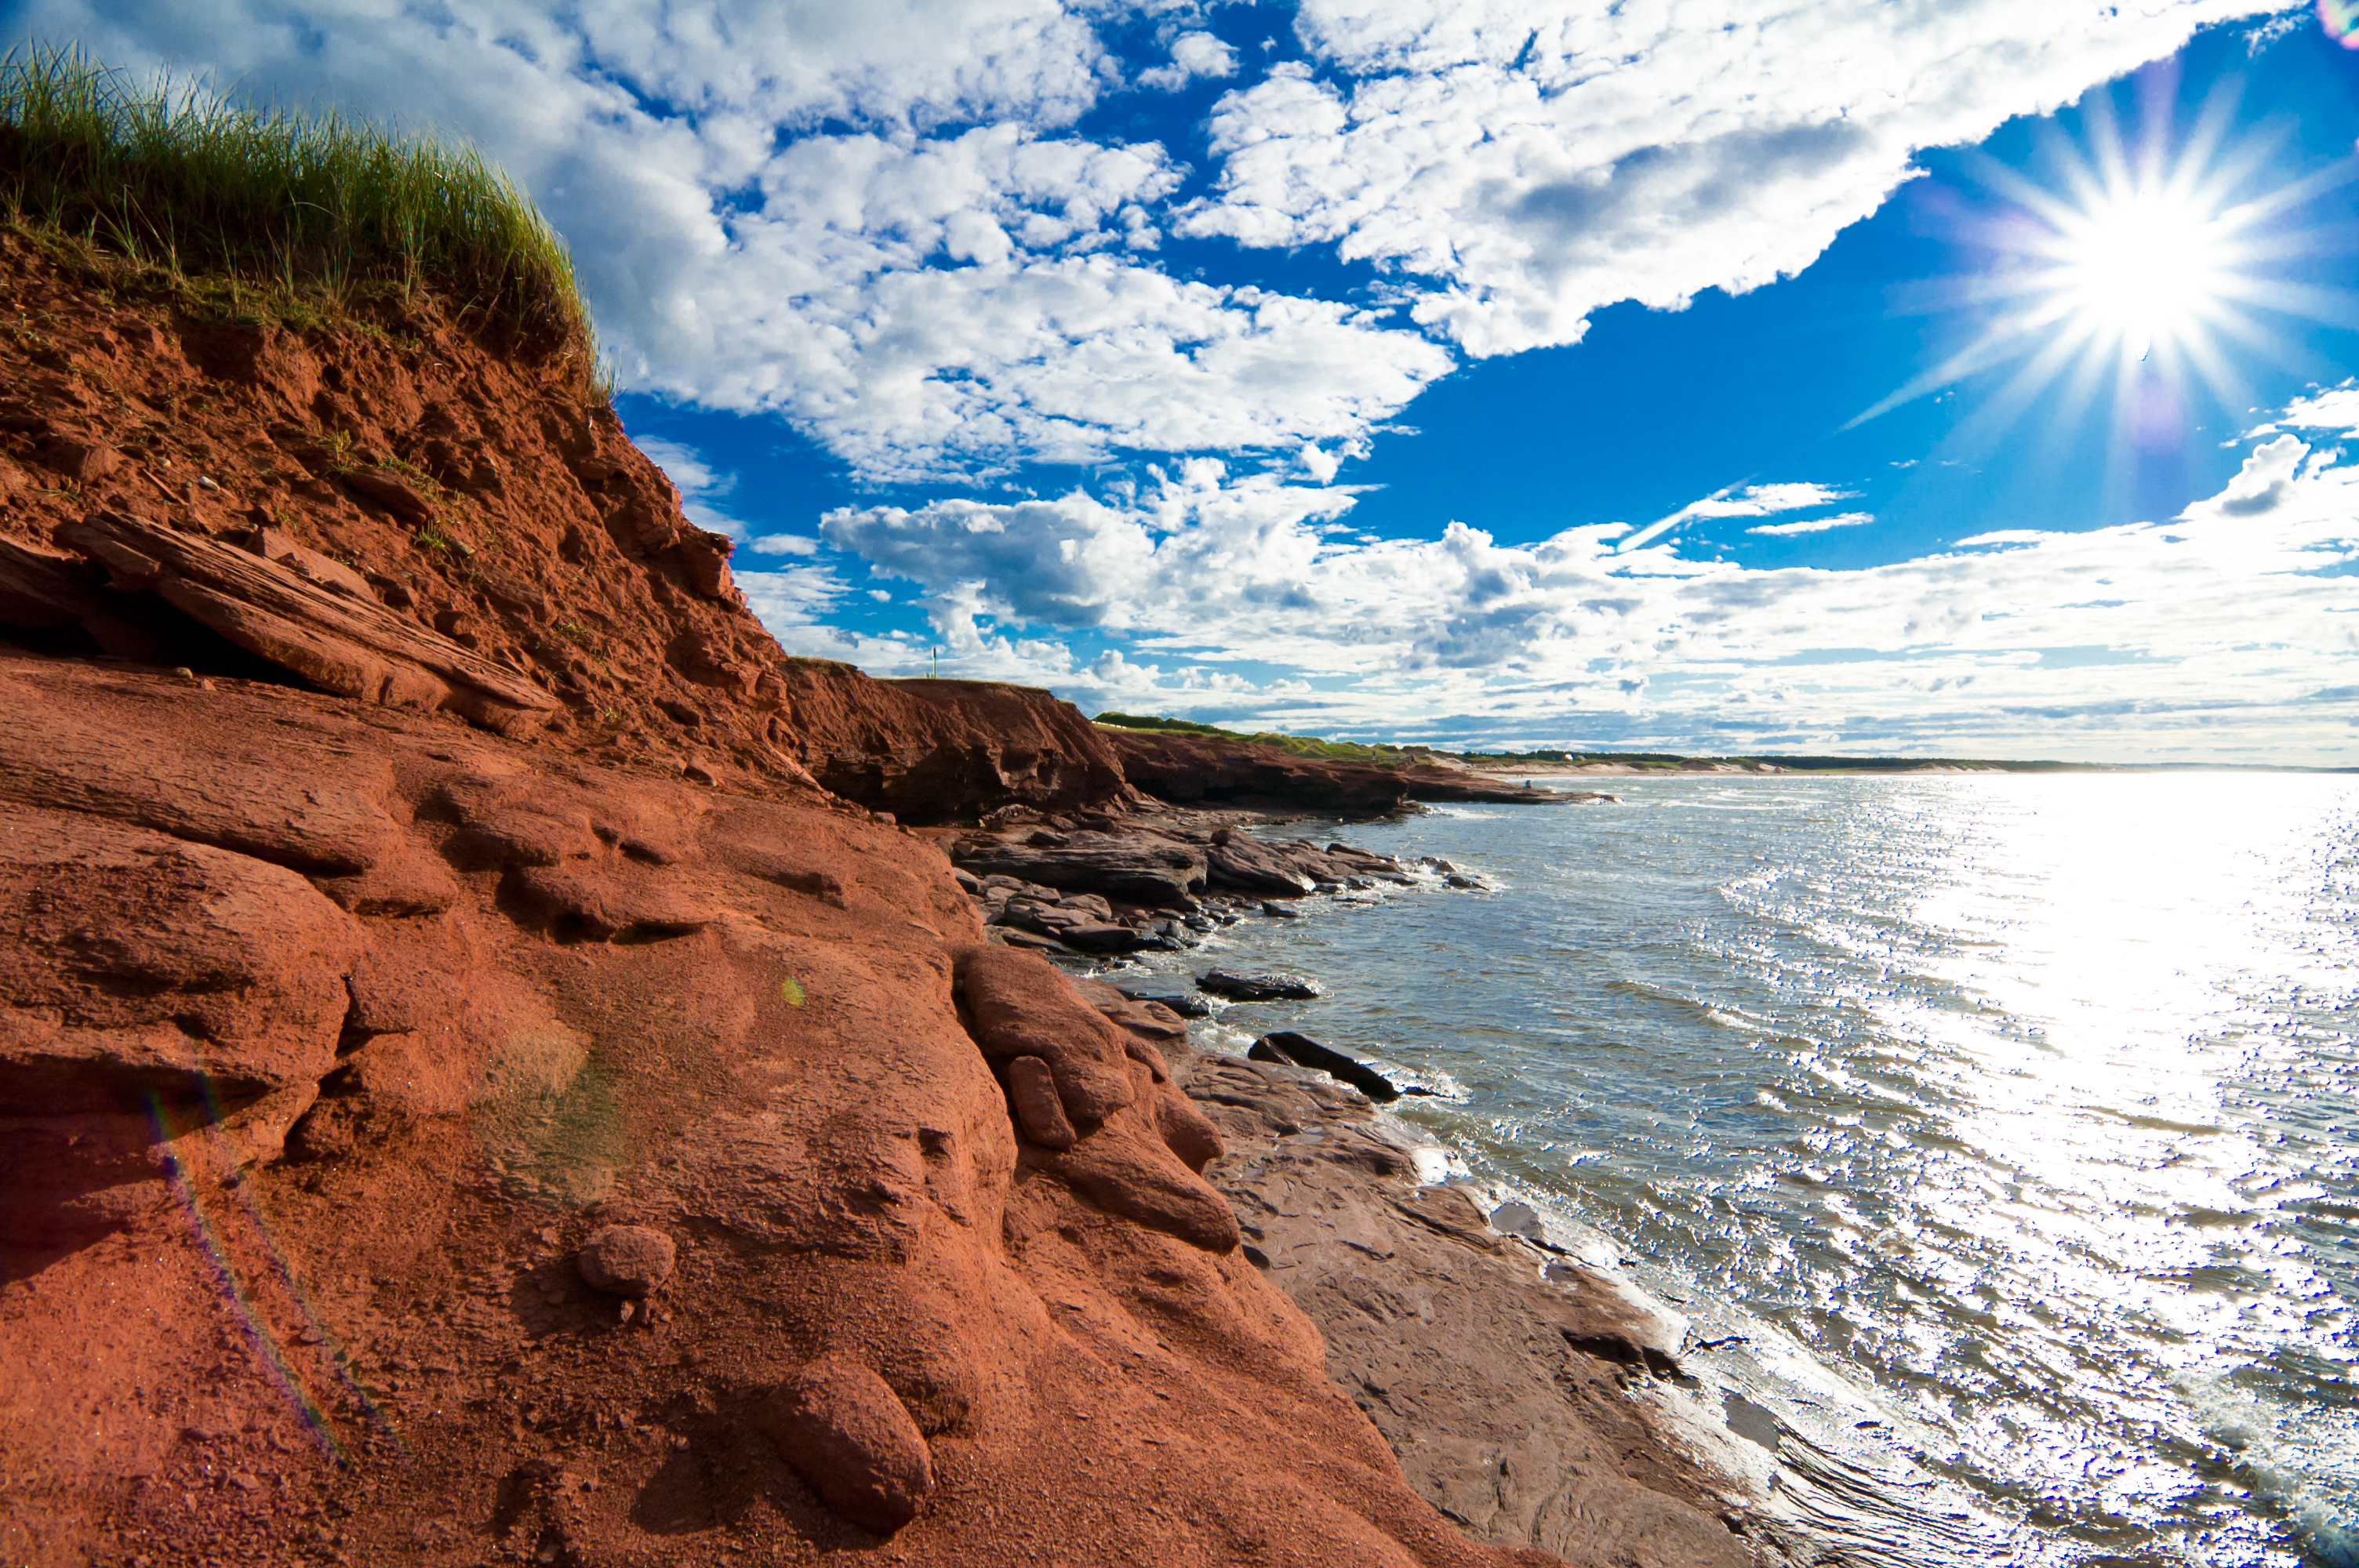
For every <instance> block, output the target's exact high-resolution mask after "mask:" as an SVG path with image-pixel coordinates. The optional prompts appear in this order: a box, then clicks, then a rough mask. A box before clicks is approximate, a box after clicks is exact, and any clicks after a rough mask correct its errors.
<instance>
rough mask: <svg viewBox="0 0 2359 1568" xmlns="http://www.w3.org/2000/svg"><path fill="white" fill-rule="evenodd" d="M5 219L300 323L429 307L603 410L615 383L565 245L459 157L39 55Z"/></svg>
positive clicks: (428, 143)
mask: <svg viewBox="0 0 2359 1568" xmlns="http://www.w3.org/2000/svg"><path fill="white" fill-rule="evenodd" d="M0 214H5V215H6V216H7V217H8V218H10V219H12V220H13V221H14V222H16V223H17V224H19V225H22V226H27V227H31V228H35V229H48V230H53V231H57V232H63V233H66V234H70V235H72V236H74V237H76V238H78V239H80V240H82V241H84V242H86V243H91V244H94V245H96V246H99V247H101V248H102V249H104V250H107V251H111V252H114V253H116V254H121V255H123V256H125V257H127V258H128V259H130V260H131V261H133V262H135V263H137V264H139V265H144V266H151V267H158V268H161V269H163V270H165V271H167V272H168V273H170V274H171V275H172V276H175V277H178V278H181V279H184V280H186V279H197V278H207V277H215V276H226V277H228V278H231V279H233V280H236V281H239V282H243V283H245V284H247V285H249V286H259V287H261V288H262V289H264V290H265V291H267V292H270V293H273V294H275V295H277V297H279V298H280V299H281V300H282V301H284V302H285V303H287V304H288V306H290V307H292V308H295V309H297V310H298V311H299V310H300V309H301V308H304V307H303V306H302V305H301V304H300V302H301V301H302V300H304V299H305V298H306V297H308V298H309V299H310V301H312V302H313V304H312V307H311V308H316V302H317V301H318V300H319V299H320V298H321V297H326V298H327V299H329V300H330V301H332V302H334V303H335V304H337V305H339V306H341V305H343V304H347V303H349V302H350V300H351V299H352V298H353V297H354V296H355V295H356V294H358V293H361V292H363V291H366V290H370V289H374V288H381V287H385V286H387V285H390V286H392V287H396V288H397V289H399V290H401V291H404V292H407V291H408V290H413V289H419V288H425V289H430V290H432V291H434V292H435V293H437V294H439V295H440V296H442V297H444V298H445V299H447V300H449V301H451V302H452V303H454V304H455V305H456V306H457V308H459V309H460V310H461V311H462V313H469V312H475V313H480V314H482V315H483V316H484V317H485V318H487V319H489V320H491V321H492V322H494V323H496V324H497V325H498V326H500V327H501V328H503V329H506V330H509V331H513V332H516V333H517V334H519V335H520V336H521V337H522V338H523V339H525V340H527V341H532V342H535V343H536V344H538V345H540V346H545V347H547V348H550V349H555V350H567V349H571V350H577V351H580V353H581V355H582V370H583V376H584V381H585V385H586V386H587V387H588V389H589V390H590V391H591V392H592V395H595V394H596V393H597V391H598V389H599V388H600V387H601V386H603V385H604V384H607V382H608V379H609V376H608V373H606V372H605V371H604V370H603V367H602V366H601V364H600V362H599V359H598V355H597V351H596V346H595V341H594V339H593V337H592V330H591V323H590V311H589V308H588V306H587V304H586V303H585V302H584V300H583V299H582V290H581V287H580V285H579V283H578V282H577V281H576V279H575V277H574V275H573V258H572V254H571V252H569V251H568V250H567V249H566V245H565V242H564V241H563V240H562V239H561V238H560V237H559V235H558V233H557V231H556V230H554V229H553V228H551V227H550V226H549V221H548V220H547V219H546V218H544V217H542V216H541V214H540V211H539V210H538V208H536V207H535V206H534V205H533V204H532V201H531V200H530V199H529V198H527V196H526V195H525V194H524V193H523V192H522V191H521V190H519V189H517V188H516V184H515V182H514V181H513V180H511V179H509V178H508V177H507V176H506V175H505V174H503V173H501V172H500V170H499V169H497V168H495V167H493V165H492V164H490V163H489V162H488V161H486V160H485V159H484V156H483V154H482V153H481V152H479V151H478V150H477V149H475V148H474V147H473V146H469V145H467V144H466V143H463V142H455V141H445V140H440V139H437V138H434V137H430V136H420V135H393V134H390V133H388V132H386V131H382V130H379V129H378V128H376V127H375V126H373V125H369V124H364V123H362V122H359V121H355V120H351V119H347V118H345V117H343V116H342V115H340V114H335V113H333V112H329V113H326V114H305V113H302V112H299V111H293V110H285V109H271V110H267V111H257V110H253V109H246V108H241V107H239V106H237V105H235V104H233V103H229V102H228V101H226V100H225V99H223V98H221V97H218V96H216V95H214V94H212V93H211V92H203V91H201V90H199V89H196V88H194V87H192V86H190V84H188V83H186V82H179V81H171V80H169V79H159V80H154V81H135V80H134V79H132V78H131V77H129V76H127V75H125V73H123V72H121V71H118V70H109V69H108V68H106V67H104V66H103V65H101V64H99V63H98V62H97V61H95V60H93V59H91V58H90V57H89V56H88V55H87V54H85V53H84V52H83V51H82V49H79V48H72V49H56V48H44V47H40V46H30V47H27V48H22V49H13V50H11V51H10V52H9V53H8V54H7V55H6V56H5V57H0ZM280 313H282V314H285V313H286V312H285V311H281V312H280ZM339 313H341V312H339Z"/></svg>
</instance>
